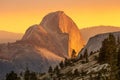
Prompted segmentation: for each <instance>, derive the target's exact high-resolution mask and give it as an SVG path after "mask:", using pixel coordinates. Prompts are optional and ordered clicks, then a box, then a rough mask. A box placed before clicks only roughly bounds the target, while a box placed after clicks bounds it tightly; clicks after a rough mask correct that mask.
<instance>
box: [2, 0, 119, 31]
mask: <svg viewBox="0 0 120 80" xmlns="http://www.w3.org/2000/svg"><path fill="white" fill-rule="evenodd" d="M119 8H120V0H76V1H75V0H74V1H73V0H52V1H48V0H34V1H33V0H29V1H28V0H0V11H1V13H0V17H1V18H0V22H1V23H0V30H5V31H9V32H17V33H24V32H25V31H26V29H27V28H28V27H29V26H31V25H34V24H39V23H40V22H41V20H42V18H43V17H44V16H45V15H47V14H48V13H50V12H55V11H59V10H60V11H64V12H65V13H66V14H67V15H68V16H70V17H71V18H72V19H73V21H74V22H75V23H76V24H77V26H78V27H79V28H80V29H81V28H86V27H89V26H90V27H91V26H98V25H105V26H108V25H109V26H120V22H119V21H120V15H119V14H120V11H119Z"/></svg>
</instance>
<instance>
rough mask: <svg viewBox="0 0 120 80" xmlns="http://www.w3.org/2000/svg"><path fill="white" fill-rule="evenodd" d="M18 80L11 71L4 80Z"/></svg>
mask: <svg viewBox="0 0 120 80" xmlns="http://www.w3.org/2000/svg"><path fill="white" fill-rule="evenodd" d="M18 79H19V77H18V75H17V74H16V73H15V72H14V71H11V72H10V73H9V74H7V75H6V80H18Z"/></svg>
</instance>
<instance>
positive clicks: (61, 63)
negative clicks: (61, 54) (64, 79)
mask: <svg viewBox="0 0 120 80" xmlns="http://www.w3.org/2000/svg"><path fill="white" fill-rule="evenodd" d="M59 66H60V68H61V69H62V68H64V63H63V61H61V62H60V64H59Z"/></svg>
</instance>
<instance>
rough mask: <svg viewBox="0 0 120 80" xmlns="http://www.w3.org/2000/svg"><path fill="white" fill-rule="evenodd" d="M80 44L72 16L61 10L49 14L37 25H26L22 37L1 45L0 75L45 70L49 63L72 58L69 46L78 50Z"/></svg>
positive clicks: (81, 43)
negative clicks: (26, 69)
mask: <svg viewBox="0 0 120 80" xmlns="http://www.w3.org/2000/svg"><path fill="white" fill-rule="evenodd" d="M82 47H83V40H82V38H81V35H80V32H79V29H78V28H77V26H76V25H75V23H74V22H73V21H72V19H70V18H69V17H68V16H67V15H65V13H63V12H61V11H57V12H53V13H50V14H48V15H47V16H45V17H44V18H43V20H42V22H41V23H40V24H39V25H33V26H31V27H29V29H27V31H26V33H25V34H24V36H23V38H22V39H21V40H19V41H16V42H15V43H8V44H1V45H0V71H2V73H0V77H1V76H2V75H5V74H6V73H7V72H8V71H11V70H14V71H16V72H21V71H24V70H25V68H26V67H28V68H29V69H30V70H32V71H36V72H46V71H47V70H48V68H49V66H53V67H54V66H55V65H57V64H58V63H59V62H60V61H61V60H63V59H64V58H65V57H71V53H72V49H75V51H76V52H78V51H80V50H81V48H82ZM6 65H7V67H4V66H6ZM6 68H7V69H6Z"/></svg>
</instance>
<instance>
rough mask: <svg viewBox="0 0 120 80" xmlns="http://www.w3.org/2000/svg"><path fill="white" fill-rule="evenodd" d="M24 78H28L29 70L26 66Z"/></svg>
mask: <svg viewBox="0 0 120 80" xmlns="http://www.w3.org/2000/svg"><path fill="white" fill-rule="evenodd" d="M24 80H30V71H29V69H28V68H26V71H25V74H24Z"/></svg>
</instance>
